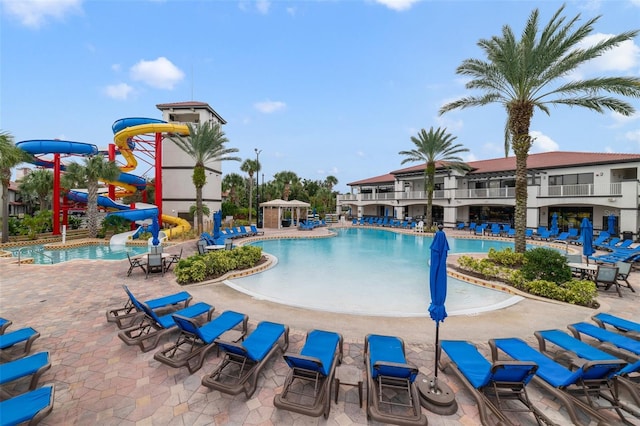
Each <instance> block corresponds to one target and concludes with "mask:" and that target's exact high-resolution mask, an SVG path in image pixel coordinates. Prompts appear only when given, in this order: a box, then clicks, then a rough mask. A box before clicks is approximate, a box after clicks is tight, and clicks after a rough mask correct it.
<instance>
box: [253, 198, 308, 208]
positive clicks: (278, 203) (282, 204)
mask: <svg viewBox="0 0 640 426" xmlns="http://www.w3.org/2000/svg"><path fill="white" fill-rule="evenodd" d="M260 207H311V204H309V203H305V202H304V201H299V200H291V201H285V200H280V199H277V200H271V201H265V202H264V203H260Z"/></svg>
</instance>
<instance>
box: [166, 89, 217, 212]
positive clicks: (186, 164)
mask: <svg viewBox="0 0 640 426" xmlns="http://www.w3.org/2000/svg"><path fill="white" fill-rule="evenodd" d="M156 107H157V108H158V109H159V110H160V111H162V119H163V120H165V121H168V122H171V123H182V124H187V123H190V124H200V123H204V122H211V123H212V124H214V123H218V124H220V125H224V124H226V123H227V122H226V121H225V120H224V119H223V118H222V117H221V116H220V115H219V114H218V113H217V112H216V111H215V110H214V109H213V108H211V107H210V106H209V104H207V103H205V102H195V101H188V102H175V103H167V104H158V105H156ZM221 163H222V162H221V161H212V162H209V163H206V164H205V170H206V174H207V183H206V184H205V186H204V187H203V188H202V202H203V203H204V204H206V205H207V207H209V210H210V211H212V212H214V211H218V210H220V209H221V207H222V165H221ZM193 166H194V160H193V159H192V158H191V157H190V156H189V155H187V154H186V153H185V152H184V151H182V150H181V149H180V148H179V147H178V146H177V145H176V144H174V143H173V142H172V141H171V140H170V139H165V140H164V142H163V149H162V199H163V211H164V213H165V214H168V215H171V216H180V217H182V218H183V219H189V217H188V216H189V208H190V207H191V206H192V205H194V204H195V199H196V189H195V187H194V186H193V181H192V179H191V178H192V175H193Z"/></svg>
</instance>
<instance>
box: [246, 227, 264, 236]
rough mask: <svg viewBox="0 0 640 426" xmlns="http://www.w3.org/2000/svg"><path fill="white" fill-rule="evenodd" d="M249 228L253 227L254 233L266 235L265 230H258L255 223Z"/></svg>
mask: <svg viewBox="0 0 640 426" xmlns="http://www.w3.org/2000/svg"><path fill="white" fill-rule="evenodd" d="M249 229H251V232H253V235H264V231H258V228H256V226H255V225H251V226H249Z"/></svg>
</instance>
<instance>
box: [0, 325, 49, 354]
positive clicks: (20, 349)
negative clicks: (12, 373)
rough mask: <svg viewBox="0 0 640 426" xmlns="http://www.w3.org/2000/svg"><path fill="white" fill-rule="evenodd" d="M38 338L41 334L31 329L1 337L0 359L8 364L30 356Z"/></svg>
mask: <svg viewBox="0 0 640 426" xmlns="http://www.w3.org/2000/svg"><path fill="white" fill-rule="evenodd" d="M38 337H40V333H38V332H37V331H35V330H34V329H33V328H31V327H25V328H21V329H19V330H16V331H12V332H10V333H6V334H2V335H0V359H2V361H4V362H6V361H11V360H14V359H17V358H22V357H23V356H25V355H28V354H29V352H31V345H33V342H34V341H35V340H36V339H37V338H38ZM23 345H24V346H23Z"/></svg>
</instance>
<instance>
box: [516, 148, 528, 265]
mask: <svg viewBox="0 0 640 426" xmlns="http://www.w3.org/2000/svg"><path fill="white" fill-rule="evenodd" d="M514 221H515V223H514V226H515V228H516V236H515V252H516V253H524V252H525V251H526V250H527V240H526V236H525V231H526V229H527V155H516V209H515V218H514Z"/></svg>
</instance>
